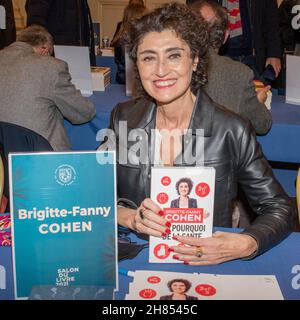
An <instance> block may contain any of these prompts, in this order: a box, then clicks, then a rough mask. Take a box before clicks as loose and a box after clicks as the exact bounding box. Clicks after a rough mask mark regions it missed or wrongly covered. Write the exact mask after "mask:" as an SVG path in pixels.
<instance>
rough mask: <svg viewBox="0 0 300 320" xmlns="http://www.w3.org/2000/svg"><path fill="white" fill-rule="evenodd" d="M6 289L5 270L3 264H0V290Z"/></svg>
mask: <svg viewBox="0 0 300 320" xmlns="http://www.w3.org/2000/svg"><path fill="white" fill-rule="evenodd" d="M5 289H6V271H5V268H4V267H3V266H0V290H5Z"/></svg>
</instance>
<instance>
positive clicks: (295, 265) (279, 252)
mask: <svg viewBox="0 0 300 320" xmlns="http://www.w3.org/2000/svg"><path fill="white" fill-rule="evenodd" d="M219 230H224V231H235V230H232V229H219ZM138 241H139V242H140V240H138ZM147 261H148V249H147V248H145V249H143V250H142V251H141V252H140V253H139V255H138V256H137V257H135V258H134V259H132V260H124V261H122V262H120V263H119V267H120V268H124V269H126V270H130V271H134V270H160V271H172V272H184V273H192V272H198V273H199V272H202V273H212V274H240V275H243V274H244V275H255V274H257V275H259V274H261V275H272V274H274V275H276V277H277V280H278V283H279V286H280V288H281V291H282V294H283V296H284V298H285V299H289V300H300V233H292V234H290V236H289V237H287V238H286V239H285V240H284V241H282V242H281V243H280V244H279V245H277V246H276V247H274V248H272V249H271V250H269V251H268V252H266V253H264V254H262V255H261V256H259V257H257V258H255V259H253V260H250V261H242V260H235V261H230V262H226V263H223V264H221V265H216V266H207V267H192V266H186V265H183V264H156V263H148V262H147ZM1 265H2V266H3V267H4V268H5V270H6V287H7V289H6V290H1V282H0V300H2V299H13V275H12V264H11V247H0V281H1ZM2 270H3V268H2ZM2 282H3V280H2ZM130 282H131V278H130V277H127V276H124V275H121V274H120V275H119V289H120V291H119V292H118V293H117V295H116V298H117V299H124V297H125V294H126V293H127V292H128V286H129V283H130Z"/></svg>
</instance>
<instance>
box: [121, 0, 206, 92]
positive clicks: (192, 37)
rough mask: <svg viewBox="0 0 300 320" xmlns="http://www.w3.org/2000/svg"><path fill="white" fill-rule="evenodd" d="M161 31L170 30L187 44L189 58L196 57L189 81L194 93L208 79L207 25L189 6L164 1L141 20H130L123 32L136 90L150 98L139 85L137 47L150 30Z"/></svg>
mask: <svg viewBox="0 0 300 320" xmlns="http://www.w3.org/2000/svg"><path fill="white" fill-rule="evenodd" d="M164 30H173V31H174V32H175V33H176V35H177V36H178V37H179V38H181V39H182V40H183V41H185V42H186V44H187V45H188V46H189V48H190V50H191V58H192V59H195V58H196V57H198V58H199V63H198V65H197V69H196V70H195V71H194V72H193V75H192V81H191V90H192V92H193V93H194V94H196V93H197V91H198V89H199V88H200V87H202V86H203V85H205V84H206V82H207V74H206V65H207V58H206V53H207V49H208V45H209V40H208V32H207V24H206V22H205V21H204V20H203V19H202V18H201V17H199V16H198V15H197V14H196V13H194V12H193V11H192V10H191V9H190V8H188V6H186V5H184V4H180V3H176V2H174V3H170V4H165V5H163V6H162V7H159V8H157V9H155V10H153V11H151V12H150V13H148V14H146V15H144V16H143V17H141V18H140V19H137V20H134V21H132V22H131V23H130V24H129V27H128V29H127V31H128V32H127V33H126V35H124V38H123V44H124V45H126V46H127V48H128V50H129V52H130V58H131V59H132V60H133V62H134V63H135V68H136V89H137V92H138V94H140V95H143V96H146V97H148V98H149V95H148V94H147V93H146V92H145V90H144V89H143V87H142V84H141V80H140V77H139V74H138V72H137V67H136V61H137V50H138V46H139V44H140V43H141V41H142V40H143V38H144V37H145V35H146V34H148V33H149V32H162V31H164Z"/></svg>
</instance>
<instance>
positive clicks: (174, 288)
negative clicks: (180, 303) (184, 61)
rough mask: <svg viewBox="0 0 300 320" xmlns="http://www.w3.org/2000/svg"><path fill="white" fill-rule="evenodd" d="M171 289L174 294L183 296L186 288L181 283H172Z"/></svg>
mask: <svg viewBox="0 0 300 320" xmlns="http://www.w3.org/2000/svg"><path fill="white" fill-rule="evenodd" d="M171 289H172V291H173V292H174V293H178V294H183V293H185V291H186V286H185V284H184V283H183V282H173V283H172V285H171Z"/></svg>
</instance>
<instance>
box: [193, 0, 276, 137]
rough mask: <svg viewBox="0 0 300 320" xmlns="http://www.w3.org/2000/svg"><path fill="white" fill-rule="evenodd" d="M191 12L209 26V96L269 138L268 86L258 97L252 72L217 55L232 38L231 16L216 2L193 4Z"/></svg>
mask: <svg viewBox="0 0 300 320" xmlns="http://www.w3.org/2000/svg"><path fill="white" fill-rule="evenodd" d="M191 9H193V10H194V11H196V12H197V13H199V14H200V15H201V16H202V18H204V20H206V22H207V23H208V25H209V37H210V39H209V40H210V49H209V54H208V58H209V59H208V82H207V84H206V86H205V89H206V92H207V93H208V94H209V96H210V97H211V98H212V99H213V100H214V101H215V102H217V103H218V104H220V105H222V106H224V107H226V108H228V109H230V110H231V111H234V112H236V113H238V114H239V115H241V116H242V117H244V118H247V119H248V120H250V122H251V123H252V126H253V127H254V129H255V131H256V133H257V134H261V135H262V134H266V133H267V132H268V130H269V129H270V127H271V125H272V117H271V113H270V112H269V111H268V109H267V108H266V106H265V104H264V102H265V101H266V98H267V92H268V90H270V87H269V86H266V87H264V88H263V89H261V90H260V91H259V92H258V93H257V94H256V92H255V87H254V84H253V79H254V74H253V71H252V70H251V69H250V68H249V67H247V66H246V65H244V64H243V63H241V62H238V61H234V60H232V59H230V58H228V57H225V56H220V55H218V51H219V49H220V48H221V46H222V45H223V43H225V42H226V40H227V38H228V36H229V30H228V14H227V11H226V9H225V8H223V7H222V6H221V5H219V4H217V3H216V2H213V1H205V0H198V1H194V2H193V4H192V5H191Z"/></svg>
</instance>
